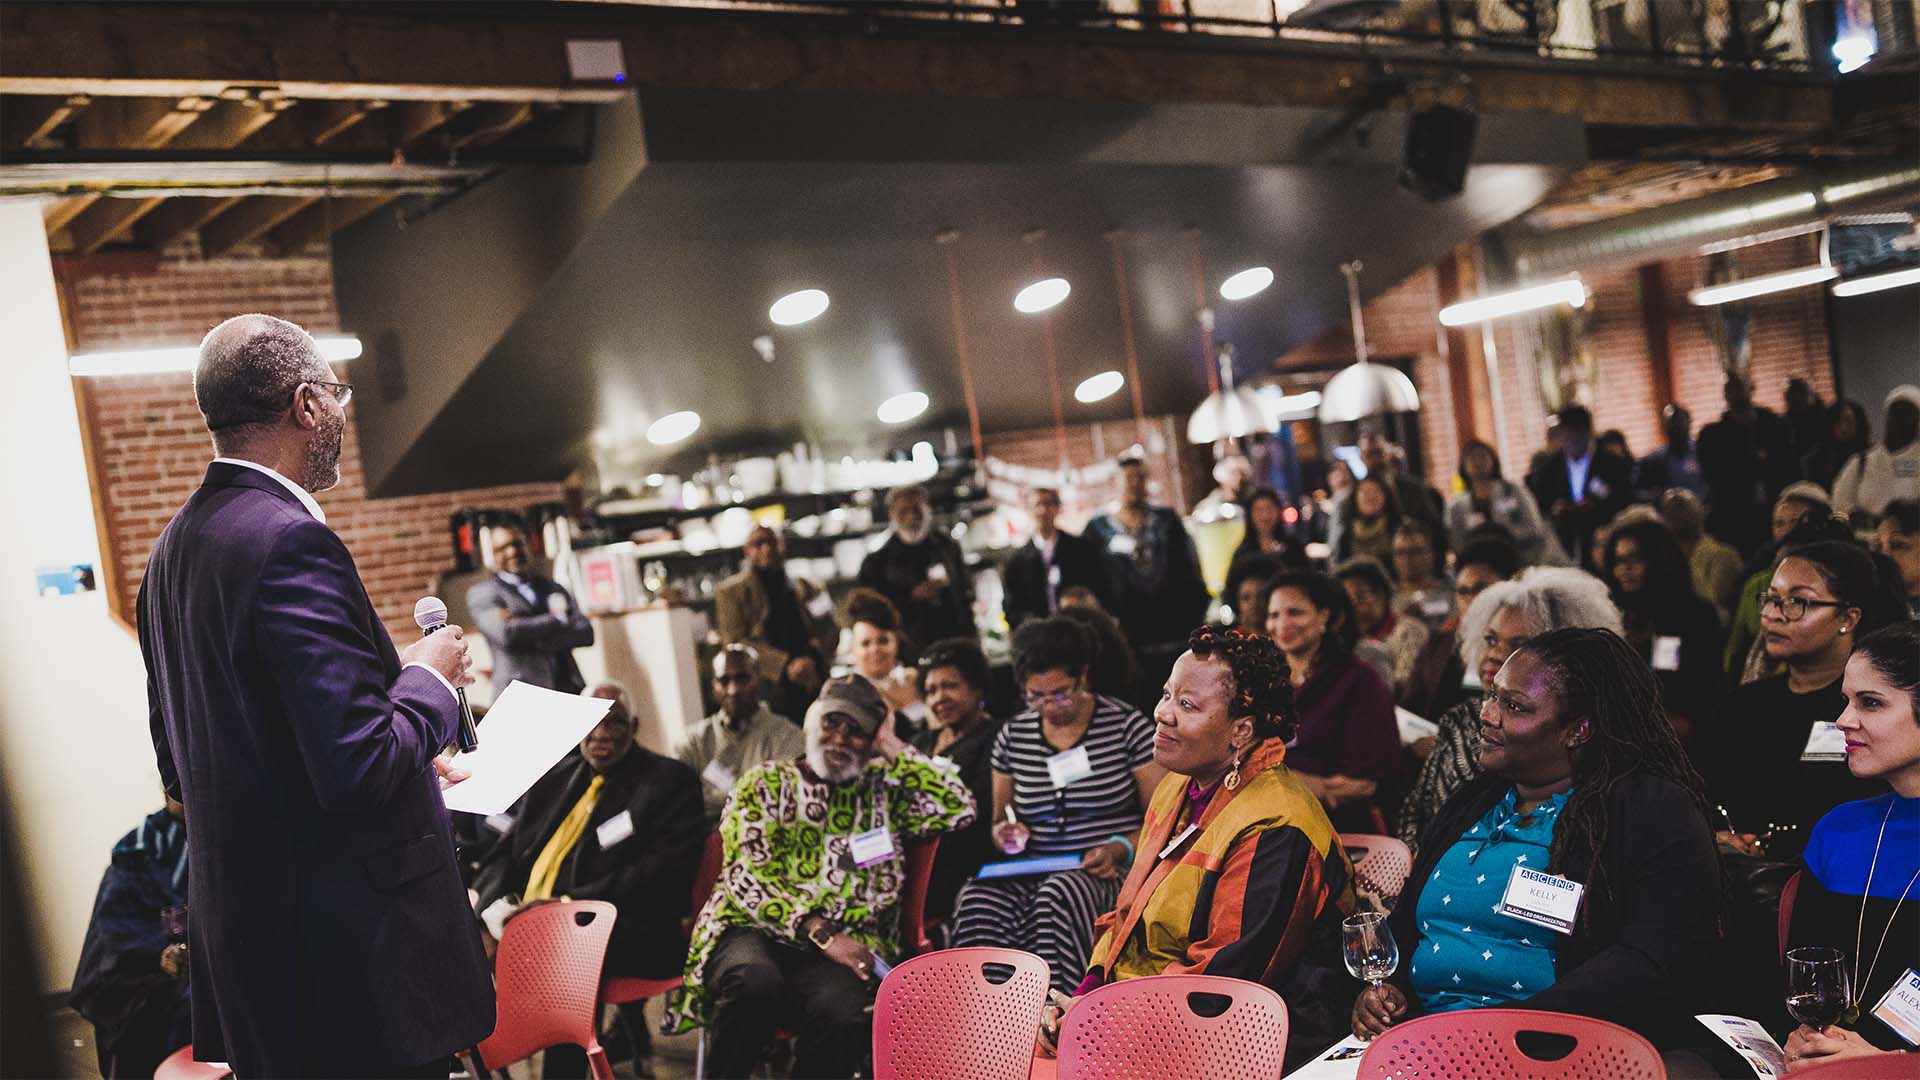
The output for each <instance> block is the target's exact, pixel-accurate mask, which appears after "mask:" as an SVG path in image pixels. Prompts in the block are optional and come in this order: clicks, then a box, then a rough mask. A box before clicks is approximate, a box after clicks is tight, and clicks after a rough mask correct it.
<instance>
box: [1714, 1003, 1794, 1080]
mask: <svg viewBox="0 0 1920 1080" xmlns="http://www.w3.org/2000/svg"><path fill="white" fill-rule="evenodd" d="M1694 1019H1695V1020H1698V1021H1700V1022H1701V1023H1703V1024H1705V1025H1707V1030H1708V1031H1711V1032H1713V1033H1714V1034H1715V1035H1718V1036H1719V1037H1720V1041H1721V1042H1723V1043H1726V1044H1727V1045H1728V1046H1731V1047H1733V1050H1734V1053H1736V1054H1739V1055H1740V1059H1741V1060H1742V1061H1745V1062H1746V1063H1747V1065H1748V1067H1749V1068H1751V1069H1753V1075H1755V1076H1757V1077H1759V1078H1760V1080H1776V1078H1777V1077H1782V1076H1785V1075H1787V1055H1786V1052H1785V1051H1783V1050H1781V1049H1780V1044H1779V1043H1777V1042H1774V1041H1773V1036H1772V1035H1769V1034H1767V1029H1766V1028H1763V1027H1761V1026H1760V1025H1759V1024H1756V1023H1754V1022H1753V1021H1752V1020H1748V1019H1747V1018H1746V1017H1743V1016H1721V1015H1719V1014H1717V1013H1707V1014H1705V1015H1702V1016H1696V1017H1694Z"/></svg>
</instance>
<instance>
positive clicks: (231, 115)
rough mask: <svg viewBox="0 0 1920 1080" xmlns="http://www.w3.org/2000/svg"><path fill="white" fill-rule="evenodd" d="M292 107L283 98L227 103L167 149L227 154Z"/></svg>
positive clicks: (213, 110) (216, 108)
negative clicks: (230, 149) (217, 151)
mask: <svg viewBox="0 0 1920 1080" xmlns="http://www.w3.org/2000/svg"><path fill="white" fill-rule="evenodd" d="M292 105H293V102H291V101H288V100H286V99H284V98H275V99H273V100H271V101H257V100H247V99H239V100H233V99H229V100H224V101H221V102H219V103H218V104H216V105H215V106H214V107H213V108H211V109H209V110H207V112H206V114H205V115H204V116H202V117H201V118H200V120H199V122H198V123H196V124H194V125H193V126H192V127H189V128H187V129H186V130H185V131H182V132H181V133H180V134H179V135H177V136H175V137H174V139H173V141H172V142H169V143H168V144H167V145H168V146H169V147H171V148H174V149H179V150H226V149H229V148H231V147H235V146H238V145H240V144H241V143H243V142H245V141H246V140H247V139H248V138H249V137H251V136H252V135H253V134H254V133H255V132H257V131H259V130H260V129H262V128H264V127H266V126H267V125H268V124H271V123H273V122H274V121H276V120H278V119H279V118H280V117H281V116H282V115H284V114H285V113H286V111H287V109H288V108H290V107H291V106H292Z"/></svg>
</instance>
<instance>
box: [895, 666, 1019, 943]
mask: <svg viewBox="0 0 1920 1080" xmlns="http://www.w3.org/2000/svg"><path fill="white" fill-rule="evenodd" d="M919 668H920V695H921V696H922V697H924V698H925V699H926V701H927V712H928V714H929V715H928V717H927V730H925V731H923V732H921V733H920V735H919V736H918V737H916V738H915V739H914V740H913V748H914V749H915V750H918V751H920V752H921V753H923V754H925V755H927V756H928V757H930V758H936V759H940V760H944V761H948V762H951V763H952V764H953V767H954V768H955V769H957V770H959V773H960V779H961V780H962V781H964V782H965V783H966V785H967V790H968V791H970V792H972V793H973V805H974V807H975V808H976V810H977V809H979V808H984V807H991V806H992V805H993V762H992V752H993V742H994V738H995V736H997V735H999V733H1000V721H998V720H995V719H994V718H993V715H992V713H990V712H988V710H987V692H988V691H989V690H990V689H991V688H992V685H993V684H992V672H991V670H990V669H989V668H988V666H987V656H986V654H985V653H983V652H981V651H980V645H979V643H978V642H976V641H975V640H974V639H972V638H948V639H947V640H945V641H936V642H934V643H933V644H932V645H929V646H927V648H926V650H925V651H924V652H922V653H921V654H920V664H919ZM992 831H993V823H992V822H991V821H989V820H987V815H985V814H980V813H976V814H975V816H974V819H973V822H972V824H970V825H967V826H965V827H963V828H958V829H953V830H950V831H948V833H947V835H946V836H945V837H943V838H942V839H941V841H940V850H939V851H938V852H937V853H936V854H935V855H934V859H933V878H932V880H931V882H930V883H929V884H928V886H927V904H926V917H927V921H928V922H929V923H931V922H933V921H934V920H936V919H946V918H948V917H949V916H951V915H952V914H953V909H954V901H955V900H956V899H957V898H958V897H959V895H960V887H961V886H962V885H965V884H966V883H967V881H968V879H970V878H972V877H973V875H974V872H975V871H977V870H979V869H980V865H981V864H982V863H984V862H986V861H987V860H989V859H991V858H993V857H994V850H995V849H994V846H993V837H992ZM949 929H950V928H949Z"/></svg>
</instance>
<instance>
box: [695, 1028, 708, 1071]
mask: <svg viewBox="0 0 1920 1080" xmlns="http://www.w3.org/2000/svg"><path fill="white" fill-rule="evenodd" d="M693 1080H707V1029H706V1028H701V1029H700V1030H699V1031H697V1032H696V1033H695V1040H694V1044H693Z"/></svg>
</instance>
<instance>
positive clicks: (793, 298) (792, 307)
mask: <svg viewBox="0 0 1920 1080" xmlns="http://www.w3.org/2000/svg"><path fill="white" fill-rule="evenodd" d="M826 310H827V294H826V293H824V292H822V291H820V290H819V289H801V290H800V291H799V292H790V293H788V294H787V295H785V296H783V297H781V298H780V299H778V300H775V301H774V302H773V306H772V307H770V308H768V309H767V318H769V319H772V320H773V322H774V325H776V326H799V325H800V324H801V323H803V322H811V321H812V320H814V319H817V318H819V317H820V314H821V313H822V312H824V311H826Z"/></svg>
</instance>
